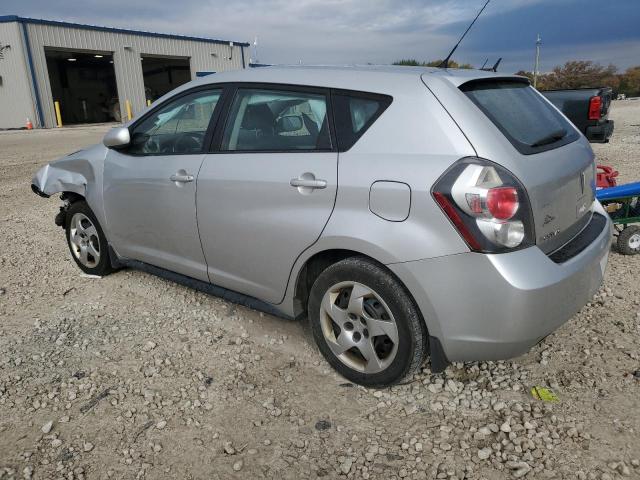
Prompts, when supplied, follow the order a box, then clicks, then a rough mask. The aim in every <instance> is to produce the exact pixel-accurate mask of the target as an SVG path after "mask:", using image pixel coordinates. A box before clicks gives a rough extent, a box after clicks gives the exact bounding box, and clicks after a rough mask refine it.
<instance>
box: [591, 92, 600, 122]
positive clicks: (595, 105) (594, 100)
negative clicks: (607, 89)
mask: <svg viewBox="0 0 640 480" xmlns="http://www.w3.org/2000/svg"><path fill="white" fill-rule="evenodd" d="M601 107H602V98H600V97H591V99H590V100H589V120H600V109H601Z"/></svg>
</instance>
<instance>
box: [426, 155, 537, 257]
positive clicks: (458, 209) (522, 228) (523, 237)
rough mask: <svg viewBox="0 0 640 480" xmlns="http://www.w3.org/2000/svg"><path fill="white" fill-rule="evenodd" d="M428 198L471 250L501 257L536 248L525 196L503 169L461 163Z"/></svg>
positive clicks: (474, 161) (481, 161)
mask: <svg viewBox="0 0 640 480" xmlns="http://www.w3.org/2000/svg"><path fill="white" fill-rule="evenodd" d="M432 194H433V197H434V199H435V200H436V202H437V203H438V205H440V208H442V210H443V212H444V213H445V214H446V215H447V217H449V219H450V220H451V222H452V223H453V225H454V226H455V227H456V229H457V230H458V232H459V233H460V235H461V236H462V238H463V239H464V240H465V242H466V243H467V245H468V246H469V248H471V250H473V251H476V252H483V253H501V252H505V251H510V250H514V249H519V248H525V247H528V246H531V245H533V244H534V238H535V236H534V234H533V233H534V232H533V218H532V212H531V206H530V204H529V199H528V197H527V193H526V191H525V189H524V187H523V186H522V184H521V183H520V182H519V181H518V180H517V178H516V177H515V176H514V175H513V174H512V173H511V172H509V171H508V170H506V169H505V168H503V167H501V166H499V165H497V164H495V163H493V162H490V161H488V160H484V159H481V158H475V157H473V158H464V159H462V160H460V161H458V162H457V163H455V164H454V165H453V167H451V168H450V169H449V170H448V171H447V172H446V173H445V174H444V175H443V176H442V177H441V178H440V179H439V180H438V181H437V182H436V184H435V185H434V187H433V189H432Z"/></svg>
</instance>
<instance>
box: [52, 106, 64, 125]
mask: <svg viewBox="0 0 640 480" xmlns="http://www.w3.org/2000/svg"><path fill="white" fill-rule="evenodd" d="M53 106H54V108H55V110H56V124H57V125H56V127H58V128H60V127H61V126H62V115H61V114H60V102H58V101H57V100H56V101H55V102H53Z"/></svg>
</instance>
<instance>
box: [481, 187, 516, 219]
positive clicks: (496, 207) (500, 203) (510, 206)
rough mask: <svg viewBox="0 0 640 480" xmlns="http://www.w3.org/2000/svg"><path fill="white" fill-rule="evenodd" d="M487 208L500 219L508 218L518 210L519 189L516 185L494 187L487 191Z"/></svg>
mask: <svg viewBox="0 0 640 480" xmlns="http://www.w3.org/2000/svg"><path fill="white" fill-rule="evenodd" d="M487 208H488V209H489V213H491V215H493V216H494V217H495V218H497V219H498V220H508V219H510V218H511V217H513V216H514V215H515V214H516V211H517V210H518V191H517V190H516V189H515V188H514V187H498V188H492V189H490V190H489V191H488V192H487Z"/></svg>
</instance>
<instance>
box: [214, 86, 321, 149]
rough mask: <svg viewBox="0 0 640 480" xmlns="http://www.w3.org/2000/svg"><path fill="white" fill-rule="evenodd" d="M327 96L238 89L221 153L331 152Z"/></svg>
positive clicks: (226, 127)
mask: <svg viewBox="0 0 640 480" xmlns="http://www.w3.org/2000/svg"><path fill="white" fill-rule="evenodd" d="M331 149H332V146H331V135H330V132H329V123H328V115H327V95H326V94H324V93H311V92H303V91H300V92H296V91H285V90H268V89H253V88H239V89H238V91H237V92H236V95H235V97H234V99H233V104H232V105H231V111H230V114H229V118H228V120H227V124H226V126H225V130H224V135H223V138H222V150H224V151H242V152H257V151H260V152H294V151H295V152H297V151H326V150H331Z"/></svg>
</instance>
